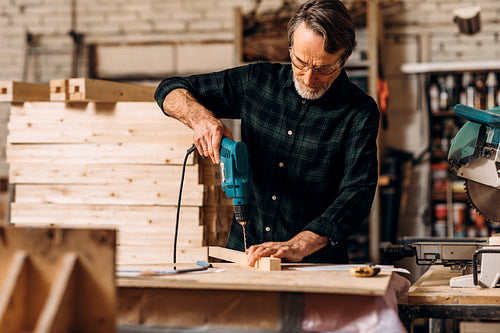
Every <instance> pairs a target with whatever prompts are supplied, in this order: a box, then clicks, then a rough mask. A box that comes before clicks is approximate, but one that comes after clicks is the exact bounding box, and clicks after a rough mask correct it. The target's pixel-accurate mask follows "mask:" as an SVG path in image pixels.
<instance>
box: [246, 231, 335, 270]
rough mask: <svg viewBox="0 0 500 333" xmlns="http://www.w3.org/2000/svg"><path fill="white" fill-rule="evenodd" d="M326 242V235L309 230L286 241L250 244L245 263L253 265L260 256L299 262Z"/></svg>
mask: <svg viewBox="0 0 500 333" xmlns="http://www.w3.org/2000/svg"><path fill="white" fill-rule="evenodd" d="M327 243H328V239H327V238H326V237H322V236H320V235H318V234H315V233H313V232H311V231H302V232H301V233H299V234H297V235H296V236H295V237H293V238H292V239H290V240H289V241H287V242H266V243H262V244H259V245H252V246H250V247H249V248H248V250H247V251H246V253H247V264H248V265H249V266H252V267H254V266H255V263H256V262H257V261H258V260H259V259H260V258H262V257H271V258H281V259H286V260H288V261H290V262H300V261H301V260H302V259H304V257H306V256H308V255H310V254H312V253H314V252H316V251H318V250H319V249H321V248H323V247H324V246H325V245H326V244H327Z"/></svg>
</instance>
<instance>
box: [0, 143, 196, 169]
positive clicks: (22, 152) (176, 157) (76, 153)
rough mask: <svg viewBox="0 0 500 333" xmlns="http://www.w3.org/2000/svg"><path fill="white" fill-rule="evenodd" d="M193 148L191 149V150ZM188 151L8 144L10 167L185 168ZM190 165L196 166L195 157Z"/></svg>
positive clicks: (163, 146)
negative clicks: (104, 165) (117, 165)
mask: <svg viewBox="0 0 500 333" xmlns="http://www.w3.org/2000/svg"><path fill="white" fill-rule="evenodd" d="M188 148H189V147H188ZM186 150H187V149H186V147H185V146H184V145H178V144H169V143H149V144H140V143H124V144H122V143H103V144H100V143H88V144H43V143H41V144H7V146H6V155H7V161H8V162H9V163H24V162H30V163H77V164H78V163H125V164H126V163H132V164H137V163H142V164H177V165H182V163H183V161H184V158H185V155H186ZM187 164H188V165H192V164H194V156H193V154H191V155H190V156H189V157H188V159H187Z"/></svg>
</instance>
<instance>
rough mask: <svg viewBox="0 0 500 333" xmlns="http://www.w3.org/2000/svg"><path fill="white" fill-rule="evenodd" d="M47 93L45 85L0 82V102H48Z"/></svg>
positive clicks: (47, 88)
mask: <svg viewBox="0 0 500 333" xmlns="http://www.w3.org/2000/svg"><path fill="white" fill-rule="evenodd" d="M49 92H50V89H49V85H47V84H41V83H29V82H18V81H0V102H14V103H22V102H26V101H48V100H49V99H50V93H49Z"/></svg>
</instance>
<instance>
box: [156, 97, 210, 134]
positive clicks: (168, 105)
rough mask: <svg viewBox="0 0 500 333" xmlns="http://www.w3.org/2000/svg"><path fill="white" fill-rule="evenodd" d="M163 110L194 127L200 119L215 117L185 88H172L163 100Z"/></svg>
mask: <svg viewBox="0 0 500 333" xmlns="http://www.w3.org/2000/svg"><path fill="white" fill-rule="evenodd" d="M163 110H164V111H165V113H166V114H167V115H169V116H170V117H173V118H175V119H177V120H179V121H181V122H182V123H184V124H186V125H187V126H189V127H190V128H191V129H195V127H196V125H197V124H199V122H200V121H202V120H204V119H205V120H206V119H209V118H212V119H213V118H215V116H214V115H213V113H212V112H210V111H209V110H208V109H207V108H205V107H204V106H203V105H201V104H200V103H198V101H196V99H195V98H194V97H193V96H192V95H191V94H190V93H189V91H187V90H186V89H175V90H172V91H171V92H170V93H169V94H168V95H167V96H166V97H165V99H164V100H163Z"/></svg>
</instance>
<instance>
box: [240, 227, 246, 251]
mask: <svg viewBox="0 0 500 333" xmlns="http://www.w3.org/2000/svg"><path fill="white" fill-rule="evenodd" d="M246 224H247V223H246V222H240V225H241V227H242V228H243V243H244V244H245V251H246V250H247V234H246V232H245V226H246Z"/></svg>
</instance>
